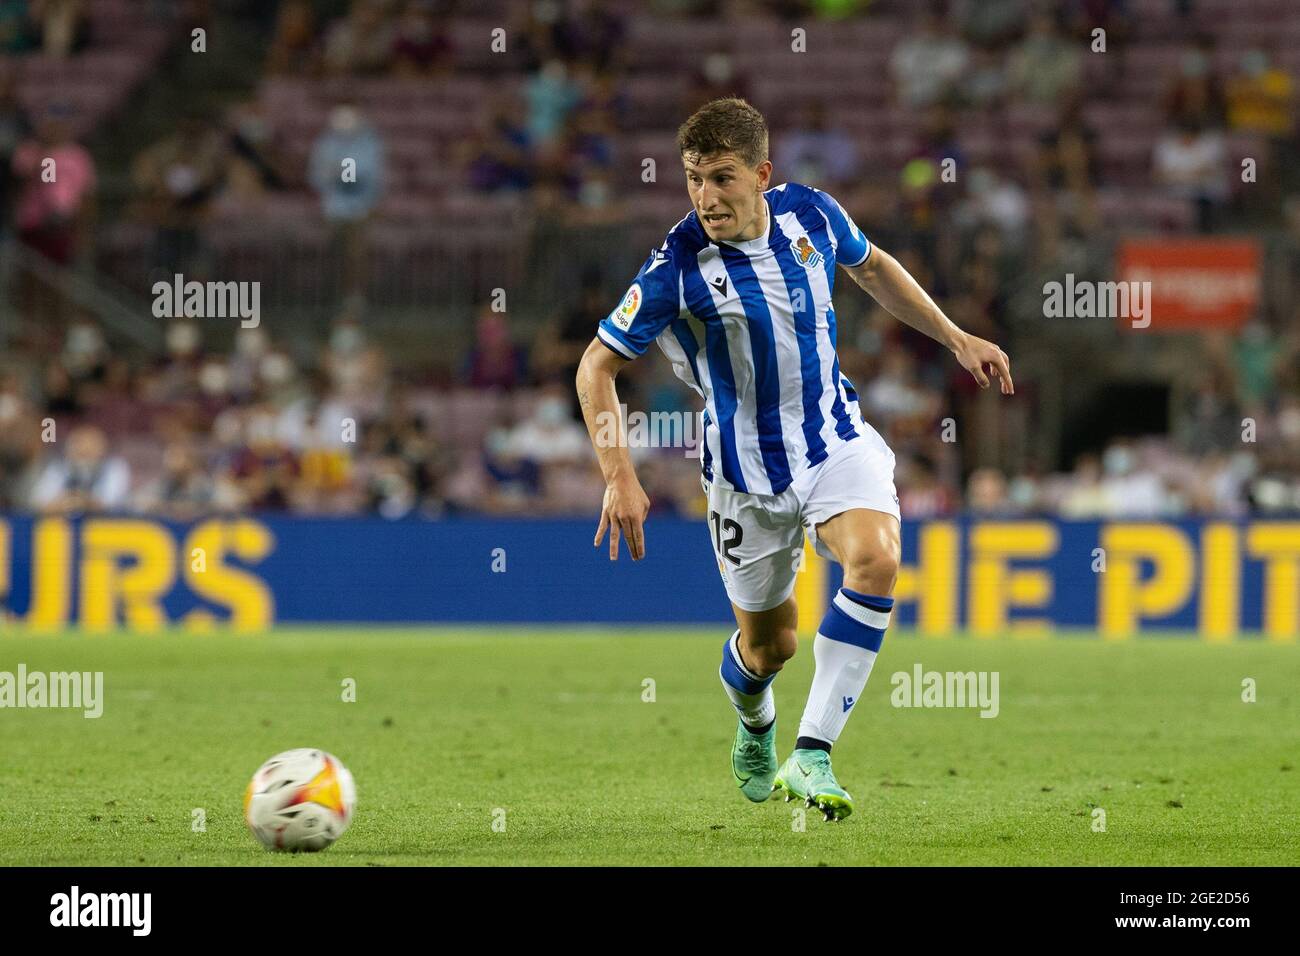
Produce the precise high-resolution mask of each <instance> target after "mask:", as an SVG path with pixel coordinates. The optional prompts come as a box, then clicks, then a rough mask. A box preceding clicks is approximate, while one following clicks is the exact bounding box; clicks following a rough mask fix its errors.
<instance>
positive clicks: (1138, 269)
mask: <svg viewBox="0 0 1300 956" xmlns="http://www.w3.org/2000/svg"><path fill="white" fill-rule="evenodd" d="M1115 258H1116V266H1117V270H1118V273H1119V279H1120V281H1121V282H1127V283H1133V282H1139V283H1147V282H1149V283H1150V285H1149V286H1143V287H1142V298H1143V300H1144V301H1145V302H1146V303H1147V306H1148V308H1149V313H1148V315H1149V323H1135V322H1132V321H1130V320H1129V319H1128V318H1123V317H1121V319H1120V326H1121V327H1122V328H1134V327H1136V328H1147V327H1149V328H1151V329H1153V330H1157V331H1171V330H1172V331H1180V330H1183V329H1194V328H1236V327H1238V326H1240V325H1241V324H1242V323H1244V322H1246V321H1247V320H1248V319H1250V317H1251V316H1252V315H1253V314H1254V312H1255V306H1256V304H1257V303H1258V301H1259V296H1260V260H1261V258H1262V256H1261V253H1260V248H1259V244H1258V243H1256V242H1255V241H1254V240H1252V239H1235V238H1234V239H1211V238H1206V239H1128V240H1124V241H1123V242H1121V243H1120V246H1119V250H1118V251H1117V252H1116V257H1115ZM1147 290H1149V295H1148V294H1147Z"/></svg>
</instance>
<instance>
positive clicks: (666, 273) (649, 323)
mask: <svg viewBox="0 0 1300 956" xmlns="http://www.w3.org/2000/svg"><path fill="white" fill-rule="evenodd" d="M672 259H673V257H672V253H671V251H670V250H669V249H668V248H667V247H666V246H664V247H661V248H659V249H656V250H655V251H654V252H652V253H650V258H648V259H646V261H645V264H644V265H643V266H641V271H640V272H638V273H637V274H636V278H635V279H634V280H633V281H632V285H630V286H629V287H628V290H627V293H626V294H625V295H624V296H623V301H622V302H620V303H619V305H618V307H617V308H616V309H614V311H613V312H611V313H610V314H609V315H607V316H605V318H603V319H601V320H600V325H599V326H598V327H597V328H596V335H597V336H598V337H599V338H600V340H601V342H603V343H604V344H605V345H606V346H608V347H609V348H611V349H613V350H614V351H615V352H617V353H618V354H619V355H621V356H623V358H625V359H634V358H637V357H638V356H640V355H643V354H644V353H645V350H646V349H648V348H649V347H650V344H651V343H652V342H654V340H655V338H656V337H657V336H658V335H659V333H660V332H662V331H663V330H664V329H665V328H667V327H668V324H669V323H670V322H672V320H673V319H675V318H677V313H678V292H677V270H676V269H675V268H674V266H673V261H672Z"/></svg>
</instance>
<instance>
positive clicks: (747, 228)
mask: <svg viewBox="0 0 1300 956" xmlns="http://www.w3.org/2000/svg"><path fill="white" fill-rule="evenodd" d="M692 160H694V162H692ZM682 165H683V166H685V167H686V189H687V192H689V193H690V194H691V202H692V203H693V204H694V206H695V213H696V215H697V216H699V219H700V224H701V225H702V226H703V227H704V231H705V233H706V234H707V235H708V237H709V238H710V239H713V240H715V241H721V242H743V241H745V240H746V239H757V238H758V237H759V236H761V235H762V234H763V231H764V230H765V229H766V228H767V218H766V217H767V210H766V208H765V205H766V204H765V203H764V202H763V191H764V190H765V189H767V184H768V181H769V180H770V179H771V176H772V164H771V163H770V162H769V161H768V160H766V159H765V160H763V161H762V162H761V163H759V164H758V165H757V166H754V167H750V166H746V165H745V163H744V162H743V161H742V160H741V159H740V157H739V156H737V155H736V154H735V153H718V154H716V155H712V156H691V155H686V156H683V157H682Z"/></svg>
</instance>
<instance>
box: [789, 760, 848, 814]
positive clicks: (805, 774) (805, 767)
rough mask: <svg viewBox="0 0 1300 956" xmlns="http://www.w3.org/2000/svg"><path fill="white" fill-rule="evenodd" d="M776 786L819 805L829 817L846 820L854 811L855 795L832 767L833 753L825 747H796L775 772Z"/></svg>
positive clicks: (810, 804) (816, 805)
mask: <svg viewBox="0 0 1300 956" xmlns="http://www.w3.org/2000/svg"><path fill="white" fill-rule="evenodd" d="M773 789H774V790H780V791H783V792H784V793H785V799H786V802H787V803H789V802H790V801H791V800H794V799H796V798H798V799H800V800H802V801H803V802H804V803H805V804H806V805H807V806H810V807H816V808H817V809H818V810H820V811H821V812H822V816H823V817H825V819H826V820H827V821H832V820H843V819H844V818H845V817H847V816H848V815H849V814H850V813H852V812H853V798H852V797H851V796H849V793H848V791H847V790H845V789H844V788H843V787H841V786H840V785H839V782H838V781H837V780H836V779H835V774H834V773H833V772H832V771H831V755H830V754H828V753H827V752H826V751H824V750H796V751H795V752H794V753H792V754H791V755H790V759H789V760H787V761H786V762H785V763H783V764H782V765H781V769H780V770H778V771H777V772H776V780H775V782H774V784H773Z"/></svg>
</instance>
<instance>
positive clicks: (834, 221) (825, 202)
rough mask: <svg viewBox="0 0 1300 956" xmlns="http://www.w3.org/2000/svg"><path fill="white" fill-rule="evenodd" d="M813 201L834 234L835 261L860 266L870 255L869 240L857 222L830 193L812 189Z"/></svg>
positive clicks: (843, 264) (844, 264)
mask: <svg viewBox="0 0 1300 956" xmlns="http://www.w3.org/2000/svg"><path fill="white" fill-rule="evenodd" d="M812 193H813V202H814V203H816V205H817V208H818V209H819V210H820V211H821V213H822V215H824V216H825V217H826V219H827V221H829V222H830V224H831V234H832V235H834V236H835V261H836V262H838V263H839V264H840V265H842V266H860V265H862V263H864V262H866V261H867V256H869V255H871V240H869V239H868V238H867V237H866V236H865V235H863V234H862V230H861V229H859V228H858V224H857V223H856V222H854V221H853V218H852V217H851V216H850V215H849V214H848V213H847V212H845V211H844V207H843V206H841V205H840V204H839V203H838V202H836V201H835V197H834V196H832V195H831V194H830V193H824V192H822V191H821V190H820V189H814V190H813V191H812Z"/></svg>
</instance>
